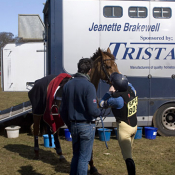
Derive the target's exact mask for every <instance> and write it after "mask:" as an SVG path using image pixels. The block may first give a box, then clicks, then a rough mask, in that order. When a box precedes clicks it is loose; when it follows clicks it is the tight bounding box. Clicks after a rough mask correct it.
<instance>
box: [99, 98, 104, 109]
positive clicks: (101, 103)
mask: <svg viewBox="0 0 175 175" xmlns="http://www.w3.org/2000/svg"><path fill="white" fill-rule="evenodd" d="M104 102H105V101H104V100H101V101H100V103H99V106H100V108H103V106H104Z"/></svg>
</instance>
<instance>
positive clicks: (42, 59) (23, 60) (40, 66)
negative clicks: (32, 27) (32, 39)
mask: <svg viewBox="0 0 175 175" xmlns="http://www.w3.org/2000/svg"><path fill="white" fill-rule="evenodd" d="M2 59H3V61H2V63H3V65H2V67H3V72H2V76H3V77H4V79H3V90H4V91H28V90H29V89H31V86H30V85H27V82H34V81H35V80H37V79H39V78H42V77H44V76H45V75H46V67H47V65H46V56H45V44H44V43H25V44H7V45H6V46H5V47H4V48H3V58H2Z"/></svg>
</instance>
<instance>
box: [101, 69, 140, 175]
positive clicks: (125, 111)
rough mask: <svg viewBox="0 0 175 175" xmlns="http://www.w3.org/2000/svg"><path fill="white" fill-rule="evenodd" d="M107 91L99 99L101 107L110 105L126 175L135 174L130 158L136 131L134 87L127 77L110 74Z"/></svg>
mask: <svg viewBox="0 0 175 175" xmlns="http://www.w3.org/2000/svg"><path fill="white" fill-rule="evenodd" d="M110 78H111V83H112V86H111V87H110V89H109V91H108V92H107V93H106V94H105V95H104V96H103V98H102V99H101V101H100V106H101V107H105V108H106V107H111V108H112V112H113V114H114V116H115V118H116V122H117V136H118V142H119V145H120V148H121V152H122V155H123V159H124V160H125V162H126V166H127V170H128V175H135V163H134V160H133V159H132V145H133V141H134V137H135V134H136V132H137V117H136V113H137V104H138V98H137V97H136V91H135V88H134V87H133V86H132V85H131V84H130V83H129V82H128V79H127V78H126V77H125V76H124V75H122V74H118V73H116V72H115V73H113V74H111V77H110Z"/></svg>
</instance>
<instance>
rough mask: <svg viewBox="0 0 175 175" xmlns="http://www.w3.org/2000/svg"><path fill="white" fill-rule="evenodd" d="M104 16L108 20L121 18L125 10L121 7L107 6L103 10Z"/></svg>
mask: <svg viewBox="0 0 175 175" xmlns="http://www.w3.org/2000/svg"><path fill="white" fill-rule="evenodd" d="M103 15H104V16H105V17H106V18H121V17H122V16H123V9H122V7H119V6H105V7H104V8H103Z"/></svg>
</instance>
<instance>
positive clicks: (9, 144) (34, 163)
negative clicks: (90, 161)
mask: <svg viewBox="0 0 175 175" xmlns="http://www.w3.org/2000/svg"><path fill="white" fill-rule="evenodd" d="M60 141H61V145H62V149H63V153H64V155H65V157H66V161H65V162H59V160H58V157H57V155H56V153H55V150H54V148H45V147H44V144H43V138H42V137H39V143H40V159H39V160H34V159H33V157H34V152H33V136H32V135H29V134H28V133H20V135H19V137H18V138H14V139H10V138H6V137H5V136H4V134H3V133H2V134H1V135H0V157H1V158H0V174H1V175H10V174H13V175H56V174H57V175H68V174H69V170H70V162H71V158H72V148H71V142H69V141H66V140H65V138H64V136H60ZM174 145H175V137H161V136H157V137H156V139H155V140H148V139H145V138H144V137H142V139H135V142H134V148H133V159H134V160H135V164H136V171H137V174H138V175H174V174H175V169H174V165H175V156H174V155H175V148H174V147H175V146H174ZM108 147H109V149H106V147H105V143H104V142H102V141H100V140H99V137H98V135H96V139H95V142H94V147H93V149H94V163H95V165H96V167H97V168H98V170H99V172H100V173H101V174H102V175H127V173H126V172H127V170H126V166H125V163H124V161H123V159H122V156H121V151H120V148H119V145H118V142H117V140H116V137H115V135H112V136H111V138H110V141H109V142H108ZM106 153H108V154H106Z"/></svg>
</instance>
